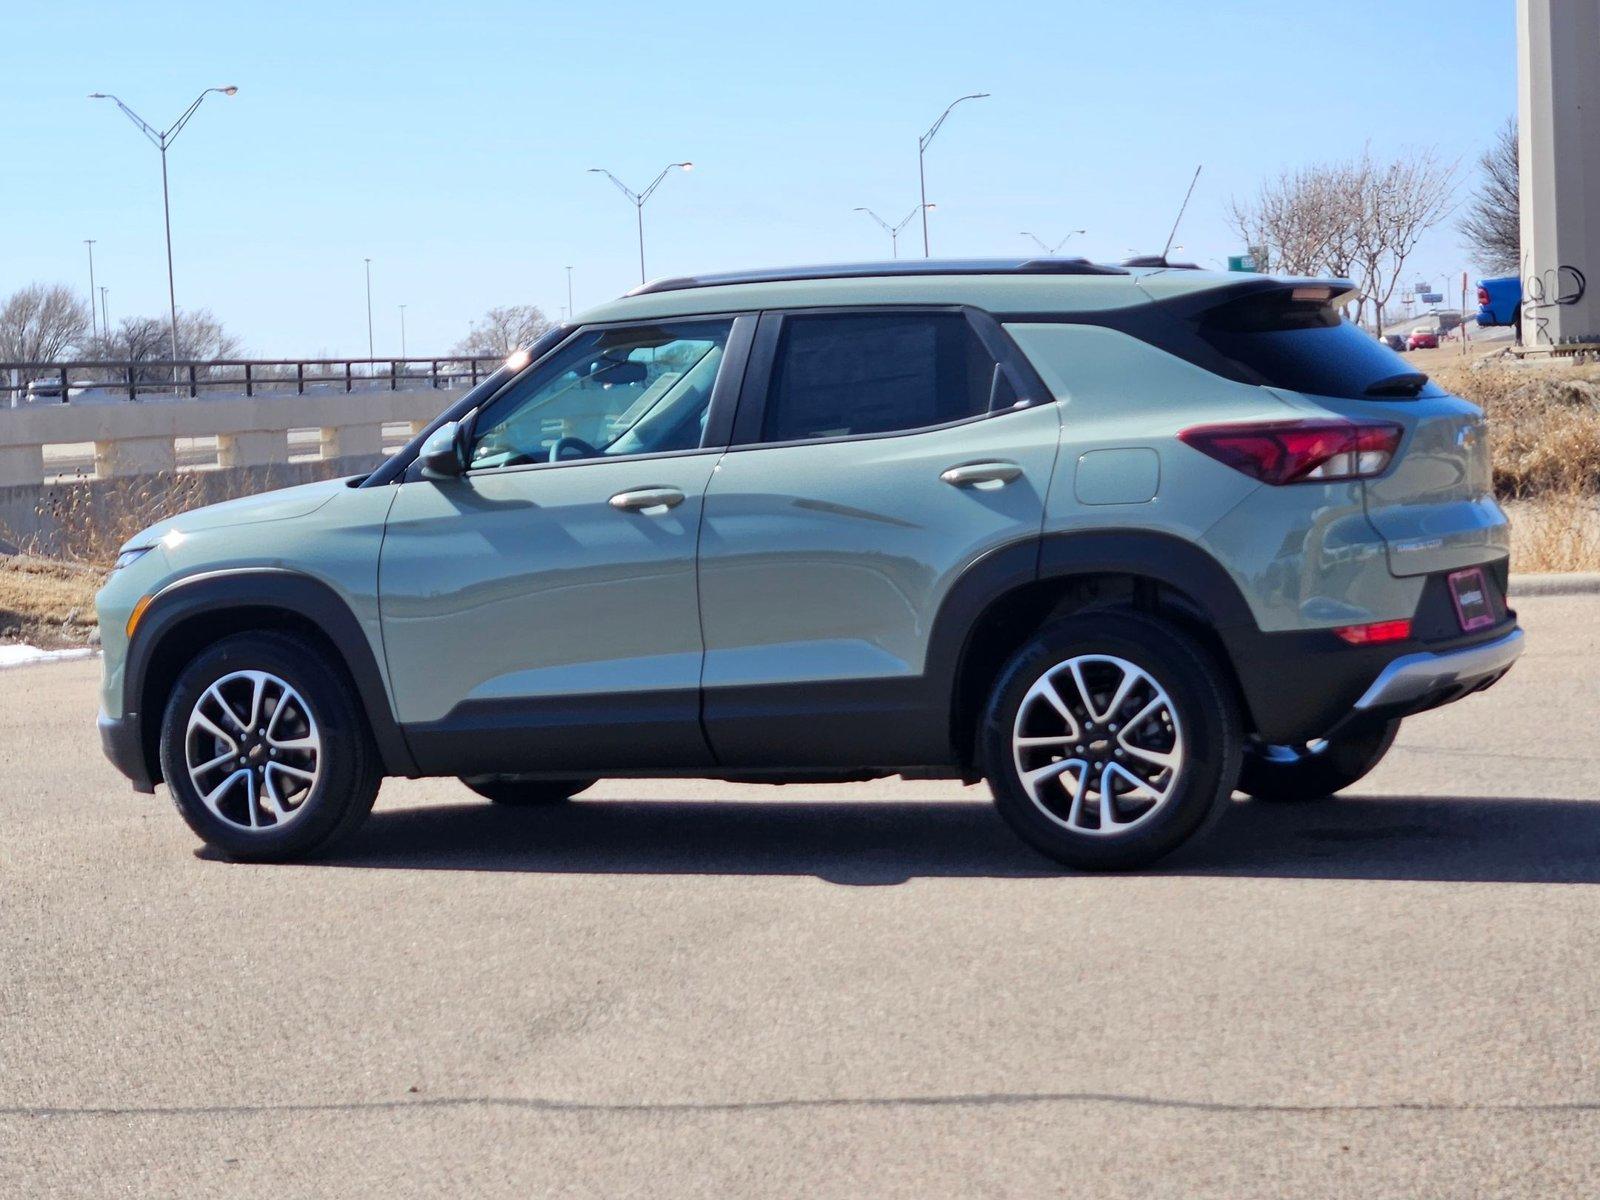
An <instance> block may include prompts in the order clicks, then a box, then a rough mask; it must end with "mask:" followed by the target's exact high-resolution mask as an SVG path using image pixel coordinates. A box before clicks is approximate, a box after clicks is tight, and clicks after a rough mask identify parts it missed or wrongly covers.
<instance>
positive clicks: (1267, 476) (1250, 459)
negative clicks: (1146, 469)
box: [1178, 421, 1405, 487]
mask: <svg viewBox="0 0 1600 1200" xmlns="http://www.w3.org/2000/svg"><path fill="white" fill-rule="evenodd" d="M1404 433H1405V431H1404V430H1403V429H1402V428H1401V427H1400V426H1399V425H1391V424H1388V423H1379V422H1373V423H1371V424H1365V423H1364V424H1360V425H1357V424H1354V423H1353V422H1350V421H1278V422H1268V423H1264V424H1259V425H1197V426H1195V427H1194V428H1192V429H1185V430H1184V431H1183V432H1182V433H1180V434H1179V435H1178V440H1179V441H1181V442H1182V443H1183V444H1184V445H1186V446H1192V447H1193V448H1194V449H1196V450H1198V451H1200V453H1201V454H1205V455H1209V456H1210V457H1212V458H1214V459H1216V460H1217V461H1218V462H1220V463H1225V464H1227V465H1228V466H1230V467H1232V468H1233V469H1234V470H1236V471H1243V472H1244V473H1245V474H1246V475H1249V476H1251V477H1252V478H1254V479H1259V480H1261V482H1262V483H1270V484H1272V485H1273V486H1274V487H1278V486H1281V485H1283V484H1286V483H1328V482H1331V481H1333V480H1338V479H1366V478H1369V477H1370V476H1373V475H1381V474H1383V472H1384V471H1386V470H1388V468H1389V463H1390V461H1391V460H1393V458H1394V454H1395V451H1396V450H1398V449H1399V448H1400V439H1401V437H1402V436H1403V435H1404Z"/></svg>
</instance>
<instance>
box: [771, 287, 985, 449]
mask: <svg viewBox="0 0 1600 1200" xmlns="http://www.w3.org/2000/svg"><path fill="white" fill-rule="evenodd" d="M994 380H995V363H994V359H993V358H991V357H990V356H989V353H988V351H987V350H985V349H984V347H983V343H982V342H981V341H979V339H978V336H977V334H976V333H974V332H973V329H972V326H971V325H970V324H969V323H968V322H967V319H966V318H965V317H963V316H962V315H961V314H959V313H882V314H861V315H855V314H847V315H817V316H794V317H786V318H785V319H784V322H783V332H782V334H781V336H780V337H779V341H778V351H777V359H776V361H775V362H774V364H773V370H772V385H771V388H770V390H769V392H768V395H767V406H766V414H765V416H764V418H763V420H762V429H761V436H762V440H763V441H768V442H791V441H798V440H801V439H805V438H824V437H849V436H859V435H861V434H870V433H894V432H898V431H900V430H906V429H920V428H923V427H925V426H929V425H943V424H945V423H947V422H949V421H959V420H962V419H963V418H966V417H973V416H978V415H980V414H982V413H984V412H987V411H988V409H989V400H990V392H991V389H992V387H993V386H994Z"/></svg>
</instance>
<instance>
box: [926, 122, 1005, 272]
mask: <svg viewBox="0 0 1600 1200" xmlns="http://www.w3.org/2000/svg"><path fill="white" fill-rule="evenodd" d="M988 95H989V93H988V92H973V93H972V94H971V95H970V96H962V97H961V98H960V99H959V100H952V101H951V102H950V107H949V108H947V109H945V110H944V112H942V113H940V114H939V119H938V120H937V121H935V122H934V123H933V124H932V125H931V126H929V127H928V132H927V133H925V134H923V135H922V136H921V137H919V138H918V139H917V185H918V187H919V188H920V189H921V194H922V257H923V258H927V257H928V173H927V171H926V170H924V168H923V164H922V158H923V155H925V154H927V152H928V147H929V146H930V145H932V144H933V135H934V134H936V133H938V132H939V126H941V125H943V124H944V123H945V121H946V120H947V119H948V118H949V116H950V112H951V109H954V108H955V106H956V105H958V104H960V103H962V101H965V100H982V99H984V98H986V97H987V96H988Z"/></svg>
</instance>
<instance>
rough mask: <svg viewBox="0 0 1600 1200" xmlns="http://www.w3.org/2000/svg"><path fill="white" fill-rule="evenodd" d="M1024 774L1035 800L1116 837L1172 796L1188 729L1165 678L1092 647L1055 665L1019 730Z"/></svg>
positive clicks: (1029, 698)
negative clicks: (1160, 679)
mask: <svg viewBox="0 0 1600 1200" xmlns="http://www.w3.org/2000/svg"><path fill="white" fill-rule="evenodd" d="M1011 744H1012V754H1013V758H1014V760H1015V763H1016V769H1017V775H1018V777H1019V778H1020V779H1021V781H1022V785H1023V787H1024V788H1025V789H1026V791H1027V793H1028V795H1029V796H1030V797H1031V798H1032V800H1033V802H1034V804H1035V805H1036V806H1037V807H1038V809H1039V811H1040V812H1042V813H1043V814H1044V815H1045V816H1046V817H1048V818H1049V819H1050V820H1051V821H1054V822H1055V823H1056V824H1058V825H1061V826H1064V827H1065V828H1067V829H1069V830H1071V831H1073V832H1074V833H1080V834H1088V835H1091V836H1100V837H1106V836H1113V835H1117V834H1122V833H1126V832H1128V831H1129V830H1131V829H1133V828H1134V827H1135V826H1138V825H1141V824H1143V823H1144V822H1145V821H1147V820H1149V819H1150V817H1151V816H1153V815H1154V814H1155V813H1156V812H1158V811H1160V809H1161V808H1162V807H1163V806H1164V805H1165V804H1166V803H1167V801H1168V800H1170V799H1171V798H1172V795H1173V792H1174V790H1175V788H1176V784H1177V780H1178V777H1179V775H1180V774H1181V773H1182V770H1183V766H1184V740H1183V726H1182V723H1181V721H1180V720H1179V717H1178V713H1177V710H1176V708H1175V706H1174V705H1173V702H1172V698H1171V697H1170V696H1169V695H1168V694H1167V691H1166V689H1165V688H1164V687H1162V686H1161V684H1160V683H1159V682H1158V681H1157V680H1156V678H1155V677H1154V676H1153V675H1151V674H1150V672H1148V671H1146V670H1145V669H1144V668H1142V667H1140V666H1138V665H1137V664H1135V663H1132V662H1129V661H1128V660H1127V659H1123V658H1118V657H1116V656H1114V655H1109V654H1082V655H1077V656H1075V657H1073V658H1069V659H1067V660H1065V661H1064V662H1061V663H1058V664H1056V665H1055V666H1054V667H1051V668H1050V669H1049V670H1047V671H1045V672H1044V673H1043V674H1042V675H1041V676H1040V677H1039V678H1038V679H1037V680H1036V681H1035V682H1034V684H1033V686H1032V687H1031V688H1029V689H1028V692H1027V694H1026V695H1025V696H1024V697H1023V699H1022V703H1021V704H1020V705H1019V706H1018V709H1017V716H1016V721H1015V723H1014V725H1013V728H1012V737H1011Z"/></svg>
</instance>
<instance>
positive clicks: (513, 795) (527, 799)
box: [461, 775, 597, 808]
mask: <svg viewBox="0 0 1600 1200" xmlns="http://www.w3.org/2000/svg"><path fill="white" fill-rule="evenodd" d="M461 782H462V783H464V784H466V785H467V786H468V787H469V788H471V789H472V790H473V791H475V792H477V793H478V795H480V796H482V797H483V798H484V799H485V800H489V801H491V802H493V803H495V804H504V805H506V806H507V807H509V808H545V807H548V806H549V805H552V804H565V803H566V802H567V801H568V800H570V799H572V798H573V797H574V796H576V795H577V794H578V793H579V792H581V791H583V789H584V788H587V787H593V786H594V784H595V783H596V782H597V781H596V780H593V779H519V778H517V777H516V776H515V775H463V776H462V777H461Z"/></svg>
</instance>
